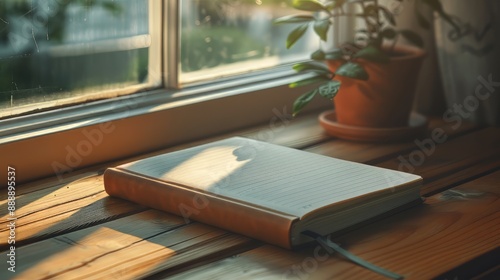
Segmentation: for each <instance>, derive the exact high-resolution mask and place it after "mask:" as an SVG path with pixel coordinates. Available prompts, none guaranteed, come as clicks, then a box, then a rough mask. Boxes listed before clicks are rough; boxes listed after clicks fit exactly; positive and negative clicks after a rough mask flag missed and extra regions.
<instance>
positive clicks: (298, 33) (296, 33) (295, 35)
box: [286, 24, 309, 49]
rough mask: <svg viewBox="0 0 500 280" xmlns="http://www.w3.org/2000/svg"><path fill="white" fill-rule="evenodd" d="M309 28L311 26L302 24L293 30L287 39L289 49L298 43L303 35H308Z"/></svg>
mask: <svg viewBox="0 0 500 280" xmlns="http://www.w3.org/2000/svg"><path fill="white" fill-rule="evenodd" d="M308 26H309V25H308V24H302V25H300V26H299V27H297V28H295V29H294V30H292V32H290V34H288V37H287V38H286V48H287V49H289V48H291V47H292V46H293V45H294V44H295V43H296V42H297V40H299V39H300V38H301V37H302V35H304V33H306V30H307V27H308Z"/></svg>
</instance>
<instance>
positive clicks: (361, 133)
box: [319, 110, 429, 142]
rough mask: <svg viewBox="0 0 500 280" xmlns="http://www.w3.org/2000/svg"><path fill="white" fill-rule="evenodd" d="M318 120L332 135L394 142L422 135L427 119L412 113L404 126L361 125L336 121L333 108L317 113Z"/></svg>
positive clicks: (352, 138)
mask: <svg viewBox="0 0 500 280" xmlns="http://www.w3.org/2000/svg"><path fill="white" fill-rule="evenodd" d="M319 122H320V124H321V126H322V127H323V128H324V129H325V130H326V132H327V133H328V134H329V135H331V136H334V137H337V138H341V139H346V140H354V141H362V142H388V141H391V142H394V141H404V140H412V139H415V138H417V137H420V136H422V135H424V134H425V133H426V131H427V125H428V124H429V121H428V119H427V117H425V116H423V115H421V114H418V113H412V114H411V115H410V119H409V121H408V126H404V127H388V128H375V127H362V126H351V125H345V124H340V123H338V122H337V118H336V115H335V110H330V111H326V112H323V113H322V114H321V115H319Z"/></svg>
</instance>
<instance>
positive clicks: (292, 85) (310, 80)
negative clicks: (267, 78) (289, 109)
mask: <svg viewBox="0 0 500 280" xmlns="http://www.w3.org/2000/svg"><path fill="white" fill-rule="evenodd" d="M330 77H331V76H330V75H326V74H323V75H316V76H314V77H310V78H305V79H303V80H300V81H296V82H293V83H290V84H289V85H288V87H289V88H297V87H302V86H307V85H310V84H314V83H317V82H324V81H329V80H331V79H330Z"/></svg>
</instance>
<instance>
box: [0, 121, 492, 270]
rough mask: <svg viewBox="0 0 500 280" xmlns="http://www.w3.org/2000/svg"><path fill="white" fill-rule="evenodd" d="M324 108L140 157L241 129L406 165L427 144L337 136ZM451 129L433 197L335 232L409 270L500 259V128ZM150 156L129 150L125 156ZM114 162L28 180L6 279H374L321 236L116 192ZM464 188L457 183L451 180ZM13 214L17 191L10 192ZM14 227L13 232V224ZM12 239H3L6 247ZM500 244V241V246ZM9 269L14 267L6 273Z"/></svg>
mask: <svg viewBox="0 0 500 280" xmlns="http://www.w3.org/2000/svg"><path fill="white" fill-rule="evenodd" d="M316 117H317V113H315V114H311V115H306V116H304V117H301V118H298V119H296V120H293V121H289V120H287V119H283V120H281V122H279V121H278V122H276V121H275V122H274V123H273V124H269V123H267V124H264V125H263V126H259V127H254V128H250V129H247V130H243V131H237V132H233V133H229V134H225V135H220V136H217V137H212V138H210V139H204V140H201V141H197V142H192V143H189V144H185V145H181V146H176V147H174V148H170V149H166V150H161V151H157V152H155V153H150V154H145V155H141V156H140V157H146V156H151V155H153V154H158V153H164V152H168V151H172V150H177V149H181V148H185V147H189V146H193V145H198V144H200V143H202V142H208V141H213V140H216V139H220V138H224V137H228V136H233V135H241V136H246V137H250V138H254V139H258V140H262V141H268V142H273V143H277V144H280V145H285V146H290V147H294V148H298V149H303V150H306V151H309V152H313V153H318V154H323V155H327V156H332V157H337V158H342V159H347V160H351V161H356V162H363V163H367V164H371V165H376V166H381V167H386V168H391V169H398V168H399V165H400V163H401V162H400V156H403V158H408V156H411V154H412V153H413V152H415V151H417V150H418V149H419V148H418V146H416V144H415V143H414V142H412V141H409V142H403V143H387V144H372V143H356V142H349V141H343V140H338V139H334V138H330V137H328V136H326V135H325V134H324V133H323V130H322V129H321V128H320V127H319V124H318V123H317V119H316ZM436 127H439V128H442V129H444V130H445V132H446V133H447V135H448V139H447V141H446V142H444V143H442V144H438V145H437V146H436V147H435V150H434V152H432V153H430V154H429V155H426V156H425V158H424V160H423V161H422V162H421V163H419V164H418V165H415V166H414V168H415V169H414V173H415V174H418V175H421V176H422V177H423V178H424V187H423V189H422V195H423V196H426V197H427V199H426V202H425V203H424V205H422V206H421V207H414V208H411V209H408V210H405V211H403V212H400V213H397V214H395V215H392V216H390V217H385V218H382V219H380V220H378V221H376V222H374V223H372V224H369V225H364V226H362V227H359V228H357V229H354V230H352V231H350V232H348V233H345V234H343V235H340V236H337V237H335V238H336V239H335V240H336V241H337V242H339V243H340V244H341V245H342V246H343V247H345V248H346V249H348V250H350V251H351V252H353V253H354V254H357V255H359V256H360V257H362V258H364V259H366V260H368V261H370V262H372V263H374V264H376V265H379V266H382V267H385V268H387V269H389V270H391V271H394V272H396V273H398V274H402V275H404V276H405V277H407V278H409V279H422V278H425V279H427V278H435V277H438V278H443V279H444V278H447V279H454V278H455V277H457V278H458V279H462V278H470V277H474V276H477V275H480V274H485V273H486V274H488V273H490V272H491V271H490V269H491V268H492V267H493V266H494V265H497V263H495V257H496V259H498V256H499V251H498V249H497V248H498V247H499V245H500V241H499V239H498V236H499V234H500V228H499V226H498V225H499V217H498V212H499V210H500V208H499V204H498V198H499V194H500V191H499V189H498V182H499V181H500V147H499V146H498V143H499V142H500V129H497V128H482V127H478V126H475V125H472V124H465V123H464V124H462V125H461V126H460V127H459V128H458V129H453V127H452V126H451V125H450V124H448V123H445V122H444V121H443V120H440V119H435V120H432V122H431V124H430V129H432V128H436ZM140 157H134V158H129V159H127V160H125V161H130V160H134V159H137V158H140ZM119 163H120V162H112V163H108V164H103V165H100V166H94V167H92V168H88V169H86V170H81V171H78V172H74V173H73V174H71V176H67V177H66V178H65V179H64V181H62V182H58V181H57V180H56V179H44V180H38V181H35V182H31V183H27V184H24V185H21V186H18V187H17V189H16V212H15V215H16V216H15V217H16V218H17V220H16V230H15V241H16V243H15V254H16V272H15V273H13V272H10V271H8V270H7V268H8V267H9V265H8V264H7V265H6V264H5V263H4V266H3V268H2V270H0V278H1V279H7V278H11V277H17V278H26V279H39V278H50V277H55V276H58V277H61V278H75V277H76V276H78V277H82V278H89V277H91V278H113V277H115V278H116V277H120V278H123V277H124V278H137V277H149V276H155V277H160V276H161V277H165V276H172V277H174V279H175V278H176V279H186V278H199V279H211V278H213V279H217V278H221V277H224V278H228V279H235V278H238V277H247V278H265V277H269V278H283V277H289V278H293V277H295V278H296V277H301V278H305V277H306V276H307V277H310V279H316V278H320V279H324V278H349V279H353V278H354V279H360V278H372V277H375V276H376V275H375V274H373V273H372V272H370V271H367V270H364V269H362V268H360V267H357V266H355V265H354V264H352V263H349V262H347V261H345V260H343V259H341V258H339V257H338V256H336V255H331V256H327V257H324V255H322V257H321V258H314V252H315V251H314V250H315V246H312V247H309V248H305V249H303V250H300V251H293V252H292V251H287V250H284V249H280V248H277V247H274V246H271V245H267V244H262V243H261V242H257V241H255V240H252V239H249V238H246V237H243V236H240V235H236V234H233V233H229V232H225V231H223V230H220V229H217V228H214V227H210V226H207V225H204V224H200V223H196V222H192V223H190V224H184V220H183V219H182V218H180V217H177V216H174V215H170V214H168V213H163V212H160V211H156V210H151V209H148V208H145V207H142V206H139V205H136V204H133V203H129V202H127V201H123V200H120V199H116V198H111V197H109V196H108V195H107V194H106V193H105V192H104V187H103V184H102V175H101V173H102V171H103V170H104V169H105V168H106V167H108V166H113V165H116V164H119ZM450 189H452V191H449V190H450ZM0 198H1V201H2V205H4V206H3V207H2V209H0V211H1V212H0V213H1V216H2V217H3V218H2V222H3V223H4V224H8V222H7V218H8V212H7V203H8V201H7V190H6V189H4V190H3V191H2V194H1V196H0ZM0 231H2V232H4V233H3V236H7V235H8V234H9V228H8V227H7V226H4V227H3V228H2V229H1V230H0ZM7 241H8V239H7V238H3V239H2V240H0V250H1V251H2V254H3V255H4V256H5V255H6V254H8V253H9V251H10V246H11V245H9V244H7ZM495 249H496V250H495ZM6 277H7V278H6Z"/></svg>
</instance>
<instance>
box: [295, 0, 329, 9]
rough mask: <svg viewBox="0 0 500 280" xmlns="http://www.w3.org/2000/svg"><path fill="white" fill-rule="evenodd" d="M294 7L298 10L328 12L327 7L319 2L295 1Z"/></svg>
mask: <svg viewBox="0 0 500 280" xmlns="http://www.w3.org/2000/svg"><path fill="white" fill-rule="evenodd" d="M292 7H294V8H295V9H298V10H303V11H310V12H319V11H321V10H326V7H325V6H324V5H323V4H322V3H321V2H319V1H317V0H293V1H292Z"/></svg>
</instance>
